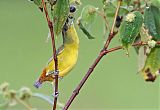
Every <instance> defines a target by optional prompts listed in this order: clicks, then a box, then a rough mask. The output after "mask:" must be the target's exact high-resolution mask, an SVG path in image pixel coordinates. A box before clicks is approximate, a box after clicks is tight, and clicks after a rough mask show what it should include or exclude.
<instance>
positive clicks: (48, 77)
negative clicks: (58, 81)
mask: <svg viewBox="0 0 160 110" xmlns="http://www.w3.org/2000/svg"><path fill="white" fill-rule="evenodd" d="M46 73H47V72H46V68H44V69H43V71H42V73H41V75H40V77H39V78H38V80H37V81H36V82H35V83H34V86H35V87H36V88H39V87H40V86H41V85H42V84H43V82H46V81H49V82H52V81H53V80H54V78H53V76H52V74H49V75H46Z"/></svg>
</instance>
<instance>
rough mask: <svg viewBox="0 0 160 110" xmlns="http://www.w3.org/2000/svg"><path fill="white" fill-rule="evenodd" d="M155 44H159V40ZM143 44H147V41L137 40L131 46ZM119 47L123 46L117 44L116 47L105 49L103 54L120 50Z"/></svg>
mask: <svg viewBox="0 0 160 110" xmlns="http://www.w3.org/2000/svg"><path fill="white" fill-rule="evenodd" d="M156 44H158V45H160V41H157V42H156ZM143 45H148V42H138V43H134V44H133V45H132V46H133V47H139V46H143ZM120 49H123V47H122V46H117V47H114V48H111V49H108V50H105V52H104V54H108V53H110V52H113V51H116V50H120Z"/></svg>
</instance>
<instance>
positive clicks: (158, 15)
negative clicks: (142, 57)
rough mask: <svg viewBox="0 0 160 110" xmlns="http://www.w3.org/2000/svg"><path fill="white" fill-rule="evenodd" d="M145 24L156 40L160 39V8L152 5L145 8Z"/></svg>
mask: <svg viewBox="0 0 160 110" xmlns="http://www.w3.org/2000/svg"><path fill="white" fill-rule="evenodd" d="M144 25H145V27H146V28H147V29H148V31H149V34H150V35H151V36H152V37H153V39H154V40H156V41H157V40H160V10H159V8H157V7H155V6H153V5H151V6H150V7H147V8H146V9H145V13H144Z"/></svg>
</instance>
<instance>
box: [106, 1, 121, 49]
mask: <svg viewBox="0 0 160 110" xmlns="http://www.w3.org/2000/svg"><path fill="white" fill-rule="evenodd" d="M121 2H122V0H118V6H117V9H116V12H115V16H114V20H113V24H112V28H111V31H110V34H109V36H108V39H107V41H106V43H105V45H104V47H103V50H106V49H107V48H108V46H109V44H110V42H111V40H112V38H113V37H114V36H115V33H114V27H115V24H116V18H117V16H118V13H119V8H120V6H121Z"/></svg>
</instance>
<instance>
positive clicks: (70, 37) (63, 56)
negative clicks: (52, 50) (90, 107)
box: [34, 6, 79, 88]
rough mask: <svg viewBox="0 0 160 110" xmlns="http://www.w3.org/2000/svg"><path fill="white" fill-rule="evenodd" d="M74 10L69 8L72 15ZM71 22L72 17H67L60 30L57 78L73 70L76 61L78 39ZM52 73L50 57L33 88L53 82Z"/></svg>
mask: <svg viewBox="0 0 160 110" xmlns="http://www.w3.org/2000/svg"><path fill="white" fill-rule="evenodd" d="M74 8H75V7H73V6H71V7H70V13H74V12H75V11H76V10H75V9H74ZM71 15H73V14H71ZM73 21H74V17H73V16H68V18H67V20H66V23H65V24H64V26H63V29H62V36H63V44H62V45H61V46H60V47H59V48H58V50H57V58H58V71H59V78H63V77H64V76H66V75H67V74H68V73H69V72H70V71H71V70H72V69H73V68H74V66H75V64H76V62H77V59H78V51H79V38H78V34H77V32H76V30H75V27H74V23H73ZM54 71H55V62H54V59H53V57H51V58H50V59H49V62H48V63H47V65H46V67H44V69H43V71H42V73H41V75H40V77H39V78H38V80H37V81H36V82H35V84H34V86H35V87H36V88H39V87H40V86H41V85H42V83H43V82H46V81H49V82H53V81H54V75H53V72H54Z"/></svg>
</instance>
